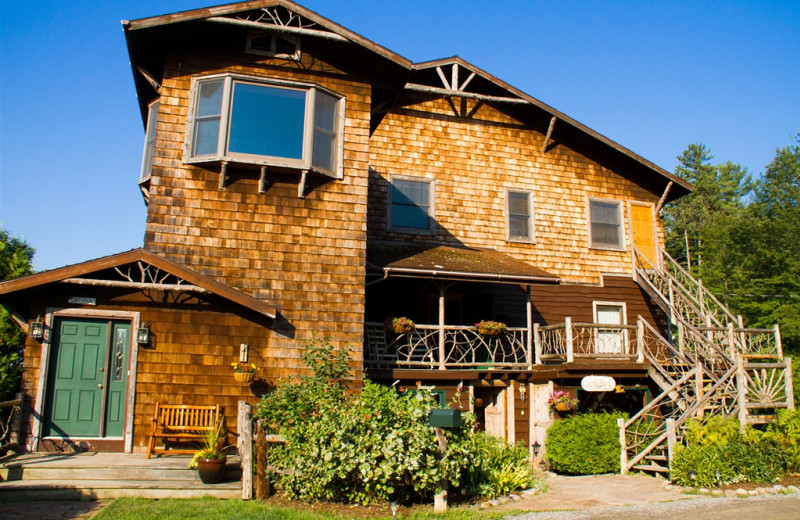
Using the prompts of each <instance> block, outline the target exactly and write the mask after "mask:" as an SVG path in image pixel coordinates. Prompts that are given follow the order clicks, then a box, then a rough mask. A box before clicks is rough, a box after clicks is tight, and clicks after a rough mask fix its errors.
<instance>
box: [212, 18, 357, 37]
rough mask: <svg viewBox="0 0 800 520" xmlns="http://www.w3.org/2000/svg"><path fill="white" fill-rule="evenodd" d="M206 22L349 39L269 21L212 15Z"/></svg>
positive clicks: (334, 34)
mask: <svg viewBox="0 0 800 520" xmlns="http://www.w3.org/2000/svg"><path fill="white" fill-rule="evenodd" d="M205 21H207V22H213V23H225V24H228V25H239V26H241V27H250V28H253V29H261V30H262V31H275V32H283V33H289V34H300V35H303V36H315V37H317V38H325V39H327V40H335V41H338V42H347V41H350V40H348V39H347V38H345V37H344V36H340V35H338V34H336V33H332V32H327V31H318V30H316V29H306V28H304V27H291V26H288V25H273V24H270V23H262V22H253V21H250V20H236V19H234V18H225V17H224V16H212V17H210V18H206V20H205Z"/></svg>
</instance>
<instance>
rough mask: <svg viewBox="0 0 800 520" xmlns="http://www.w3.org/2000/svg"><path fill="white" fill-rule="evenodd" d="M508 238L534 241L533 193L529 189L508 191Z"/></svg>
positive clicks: (519, 240)
mask: <svg viewBox="0 0 800 520" xmlns="http://www.w3.org/2000/svg"><path fill="white" fill-rule="evenodd" d="M506 230H507V234H506V238H508V240H511V241H516V242H533V240H534V233H533V194H532V193H531V192H529V191H517V190H508V191H506Z"/></svg>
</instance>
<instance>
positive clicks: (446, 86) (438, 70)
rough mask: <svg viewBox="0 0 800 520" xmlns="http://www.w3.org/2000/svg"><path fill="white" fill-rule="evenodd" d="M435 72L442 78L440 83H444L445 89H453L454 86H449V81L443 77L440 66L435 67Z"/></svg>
mask: <svg viewBox="0 0 800 520" xmlns="http://www.w3.org/2000/svg"><path fill="white" fill-rule="evenodd" d="M436 72H438V73H439V79H441V80H442V84H443V85H444V88H446V89H447V90H453V89H454V88H455V87H451V86H450V83H448V82H447V78H446V77H445V75H444V71H443V70H442V68H441V67H436Z"/></svg>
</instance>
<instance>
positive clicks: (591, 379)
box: [581, 376, 617, 392]
mask: <svg viewBox="0 0 800 520" xmlns="http://www.w3.org/2000/svg"><path fill="white" fill-rule="evenodd" d="M616 386H617V382H616V381H614V378H613V377H610V376H586V377H584V378H583V379H581V388H583V389H584V390H586V391H587V392H610V391H612V390H614V388H616Z"/></svg>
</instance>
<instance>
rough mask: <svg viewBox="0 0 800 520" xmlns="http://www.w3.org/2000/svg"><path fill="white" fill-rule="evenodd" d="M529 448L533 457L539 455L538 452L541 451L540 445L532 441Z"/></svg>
mask: <svg viewBox="0 0 800 520" xmlns="http://www.w3.org/2000/svg"><path fill="white" fill-rule="evenodd" d="M531 447H532V448H533V456H534V457H535V456H537V455H539V450H540V449H541V447H542V445H541V444H539V443H538V442H535V441H534V443H533V446H531Z"/></svg>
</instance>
